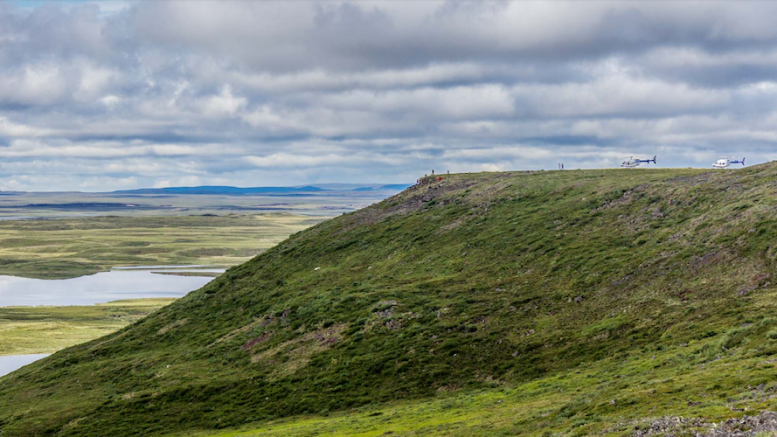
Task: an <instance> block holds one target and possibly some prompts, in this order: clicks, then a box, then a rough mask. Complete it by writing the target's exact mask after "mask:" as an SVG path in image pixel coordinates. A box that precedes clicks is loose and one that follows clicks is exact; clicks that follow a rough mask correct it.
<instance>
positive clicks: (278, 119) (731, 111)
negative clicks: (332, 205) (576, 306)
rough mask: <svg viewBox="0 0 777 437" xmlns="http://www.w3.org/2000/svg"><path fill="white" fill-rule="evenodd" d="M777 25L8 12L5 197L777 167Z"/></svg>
mask: <svg viewBox="0 0 777 437" xmlns="http://www.w3.org/2000/svg"><path fill="white" fill-rule="evenodd" d="M775 16H777V2H753V3H748V2H692V1H685V2H644V3H641V2H638V1H626V2H595V1H575V2H569V3H566V2H562V1H546V2H530V1H519V2H510V1H492V2H484V1H477V2H468V1H461V0H459V1H430V2H422V1H396V0H389V1H382V2H370V1H345V2H341V1H337V2H335V1H331V2H326V1H318V2H305V1H287V2H273V1H249V0H239V1H224V0H221V1H207V0H198V1H179V2H174V1H169V2H168V1H161V0H155V1H102V2H88V1H54V2H49V1H42V0H36V1H9V0H0V190H28V191H62V190H81V191H106V190H118V189H131V188H140V187H166V186H194V185H234V186H278V185H283V186H288V185H302V184H315V183H410V182H414V181H415V180H416V179H417V178H418V177H419V176H422V175H423V174H425V173H429V172H431V170H432V169H434V170H436V171H437V172H438V173H439V172H445V171H451V172H475V171H503V170H526V169H556V168H557V165H558V163H560V162H563V163H564V164H565V167H566V168H568V169H569V168H604V167H617V166H618V165H619V163H620V161H621V159H622V158H624V157H628V156H631V155H635V156H653V155H657V156H658V166H659V167H689V166H692V167H710V165H711V164H712V163H713V162H714V161H715V160H716V159H717V158H718V157H719V156H721V155H729V156H738V157H741V156H746V157H747V161H748V164H751V163H752V164H755V163H759V162H765V161H770V160H774V159H777V148H776V147H775V145H776V143H777V128H776V127H777V26H775V25H774V22H773V17H775ZM651 165H652V164H651Z"/></svg>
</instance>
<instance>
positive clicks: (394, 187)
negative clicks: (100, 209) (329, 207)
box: [112, 184, 410, 196]
mask: <svg viewBox="0 0 777 437" xmlns="http://www.w3.org/2000/svg"><path fill="white" fill-rule="evenodd" d="M409 186H410V185H408V184H388V185H358V184H322V185H318V186H316V185H304V186H298V187H246V188H241V187H230V186H201V187H168V188H141V189H137V190H121V191H113V192H112V194H177V195H186V194H220V195H227V196H244V195H251V194H299V193H322V192H333V191H354V192H363V191H402V190H404V189H405V188H407V187H409Z"/></svg>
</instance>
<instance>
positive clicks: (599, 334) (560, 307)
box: [0, 164, 777, 437]
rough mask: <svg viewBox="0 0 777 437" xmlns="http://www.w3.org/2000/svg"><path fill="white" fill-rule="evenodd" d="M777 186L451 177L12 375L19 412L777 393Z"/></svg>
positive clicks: (568, 407) (405, 415)
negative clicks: (776, 371) (776, 369)
mask: <svg viewBox="0 0 777 437" xmlns="http://www.w3.org/2000/svg"><path fill="white" fill-rule="evenodd" d="M775 184H777V165H775V164H768V165H761V166H754V167H749V168H746V169H744V170H737V171H720V172H709V171H702V170H636V171H625V170H596V171H565V172H534V173H526V172H513V173H483V174H464V175H450V176H449V177H448V176H446V177H444V179H443V180H442V181H440V182H430V183H427V184H423V185H421V186H418V187H414V188H412V189H409V190H408V191H406V192H403V193H401V194H400V195H398V196H395V197H392V198H389V199H387V200H386V201H384V202H381V203H380V204H377V205H374V206H372V207H369V208H366V209H364V210H361V211H359V212H356V213H352V214H347V215H344V216H341V217H338V218H336V219H333V220H330V221H327V222H324V223H321V224H319V225H316V226H313V227H312V228H310V229H307V230H305V231H302V232H299V233H296V234H293V235H291V236H290V237H289V238H288V239H286V240H285V241H283V242H281V243H280V244H278V245H277V246H275V247H273V248H272V249H269V250H268V251H267V252H265V253H263V254H262V255H260V256H258V257H256V258H254V259H253V260H251V261H249V262H247V263H245V264H242V265H240V266H236V267H233V268H231V269H229V270H228V271H227V272H226V273H224V274H222V275H221V276H219V277H218V278H216V279H215V280H214V281H212V282H211V283H209V284H208V285H207V286H205V287H203V288H202V289H200V290H198V291H195V292H193V293H190V294H189V295H188V296H187V297H185V298H183V299H180V300H178V301H176V302H174V303H173V304H171V305H169V306H167V307H165V308H163V309H162V310H160V311H158V312H156V313H154V314H152V315H150V316H148V317H146V318H144V319H142V320H140V321H138V322H137V323H134V324H132V325H130V326H128V327H126V328H124V329H121V330H119V331H117V332H116V333H114V334H111V335H108V336H105V337H102V338H100V339H96V340H93V341H91V342H88V343H85V344H81V345H78V346H75V347H72V348H68V349H66V350H63V351H60V352H59V353H56V354H54V355H52V356H51V357H49V358H47V359H44V360H41V361H39V362H36V363H34V364H32V365H30V366H27V367H25V368H24V369H22V370H20V371H17V372H14V373H12V374H10V375H8V376H6V377H4V378H2V379H0V404H2V405H7V406H8V407H6V408H4V409H2V410H0V430H1V431H2V433H3V436H4V437H5V436H26V435H60V436H70V435H128V434H132V435H170V434H173V435H175V433H178V434H179V435H189V434H190V433H200V434H202V435H213V434H215V435H219V434H222V435H230V433H231V434H233V435H244V434H248V435H251V434H256V435H263V434H265V435H319V434H321V433H327V432H331V433H332V434H335V435H337V434H338V433H339V434H340V435H354V434H355V435H359V434H360V433H361V434H362V435H379V434H385V433H387V432H389V431H392V432H393V433H394V434H399V435H462V436H463V435H537V436H540V435H542V436H547V435H551V436H552V435H570V436H572V435H592V434H605V435H631V433H633V432H634V430H635V427H638V426H639V427H643V426H646V425H647V424H649V423H650V421H651V420H653V419H655V418H658V417H661V416H665V415H674V416H684V417H699V418H702V419H703V420H705V421H710V422H711V421H719V420H723V419H726V418H728V417H734V416H739V415H742V414H746V413H747V414H751V413H752V412H757V411H761V410H765V409H772V408H775V402H777V398H775V397H774V392H775V391H777V388H776V387H774V383H773V373H774V366H775V363H777V357H776V356H775V355H777V341H775V340H774V339H773V337H774V335H773V334H774V330H775V329H777V326H775V318H774V314H775V311H776V310H777V299H776V298H777V287H774V286H773V285H772V282H773V280H774V279H773V278H774V275H775V274H777V268H776V267H777V266H776V265H775V253H777V249H775V246H774V242H775V241H777V219H775V218H774V214H773V211H774V209H775V208H777V194H775V192H774V189H773V187H774V185H775ZM75 393H77V395H75ZM500 401H501V402H500ZM745 408H747V409H748V410H747V411H740V410H744V409H745ZM691 431H692V430H690V429H688V430H683V431H682V432H684V433H686V435H687V434H689V433H690V432H691ZM681 435H682V434H681Z"/></svg>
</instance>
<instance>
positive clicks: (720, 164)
mask: <svg viewBox="0 0 777 437" xmlns="http://www.w3.org/2000/svg"><path fill="white" fill-rule="evenodd" d="M731 164H742V165H743V166H744V165H745V158H742V160H741V161H738V160H736V159H732V158H729V157H728V156H721V157H720V159H718V161H717V162H716V163H714V164H712V166H713V167H715V168H726V167H728V166H729V165H731Z"/></svg>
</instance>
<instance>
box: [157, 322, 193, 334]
mask: <svg viewBox="0 0 777 437" xmlns="http://www.w3.org/2000/svg"><path fill="white" fill-rule="evenodd" d="M187 323H189V319H181V320H176V321H175V322H173V323H171V324H169V325H167V326H165V327H163V328H159V331H157V335H165V334H167V333H168V332H170V331H172V330H173V329H176V328H180V327H181V326H184V325H185V324H187Z"/></svg>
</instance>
